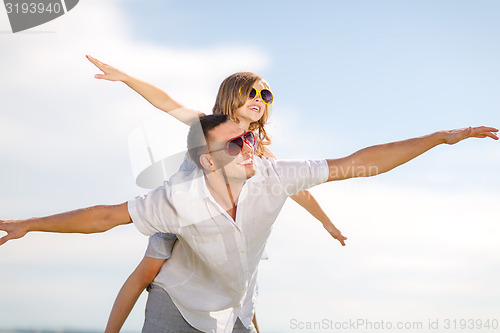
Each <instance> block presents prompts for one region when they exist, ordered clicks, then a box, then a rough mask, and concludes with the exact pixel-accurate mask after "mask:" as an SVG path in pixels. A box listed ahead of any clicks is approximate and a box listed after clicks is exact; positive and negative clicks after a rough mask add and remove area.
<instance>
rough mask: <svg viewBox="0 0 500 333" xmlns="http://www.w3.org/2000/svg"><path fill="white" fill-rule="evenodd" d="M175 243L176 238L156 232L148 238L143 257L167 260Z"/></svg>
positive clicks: (172, 235)
mask: <svg viewBox="0 0 500 333" xmlns="http://www.w3.org/2000/svg"><path fill="white" fill-rule="evenodd" d="M176 241H177V236H176V235H174V234H170V233H166V234H164V233H160V232H157V233H156V234H154V235H153V236H149V242H148V248H147V250H146V254H145V255H146V257H149V258H154V259H169V258H170V257H171V256H172V249H173V247H174V244H175V242H176Z"/></svg>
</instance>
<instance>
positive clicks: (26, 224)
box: [0, 202, 132, 245]
mask: <svg viewBox="0 0 500 333" xmlns="http://www.w3.org/2000/svg"><path fill="white" fill-rule="evenodd" d="M131 222H132V219H131V218H130V215H129V213H128V208H127V203H126V202H125V203H122V204H119V205H108V206H94V207H89V208H82V209H78V210H74V211H70V212H66V213H61V214H56V215H51V216H46V217H33V218H30V219H25V220H9V221H3V220H0V230H2V231H5V232H7V235H5V236H3V237H2V238H0V245H2V244H4V243H5V242H7V241H9V240H11V239H16V238H21V237H23V236H24V235H26V234H27V233H28V232H30V231H45V232H61V233H84V234H91V233H98V232H104V231H107V230H109V229H112V228H114V227H116V226H118V225H121V224H127V223H131Z"/></svg>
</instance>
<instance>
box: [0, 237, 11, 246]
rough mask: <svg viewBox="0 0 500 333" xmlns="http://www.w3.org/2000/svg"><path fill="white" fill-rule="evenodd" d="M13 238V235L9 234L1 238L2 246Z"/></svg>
mask: <svg viewBox="0 0 500 333" xmlns="http://www.w3.org/2000/svg"><path fill="white" fill-rule="evenodd" d="M10 239H11V236H10V235H9V234H7V235H5V236H3V237H2V238H0V246H2V245H3V244H5V243H7V241H8V240H10Z"/></svg>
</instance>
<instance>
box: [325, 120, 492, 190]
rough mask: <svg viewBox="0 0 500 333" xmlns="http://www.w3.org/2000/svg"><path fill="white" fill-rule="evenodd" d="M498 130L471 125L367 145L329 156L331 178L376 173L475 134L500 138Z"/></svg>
mask: <svg viewBox="0 0 500 333" xmlns="http://www.w3.org/2000/svg"><path fill="white" fill-rule="evenodd" d="M496 132H498V129H496V128H493V127H485V126H481V127H468V128H462V129H456V130H449V131H439V132H436V133H433V134H429V135H425V136H422V137H418V138H413V139H408V140H403V141H397V142H391V143H387V144H382V145H376V146H372V147H368V148H364V149H361V150H359V151H357V152H355V153H354V154H352V155H349V156H347V157H343V158H338V159H328V160H327V162H328V167H329V171H330V173H329V177H328V181H332V180H342V179H347V178H353V177H370V176H375V175H378V174H381V173H384V172H387V171H389V170H392V169H394V168H395V167H397V166H399V165H402V164H404V163H406V162H408V161H410V160H412V159H414V158H415V157H417V156H419V155H421V154H423V153H425V152H426V151H428V150H429V149H432V148H434V147H436V146H437V145H440V144H443V143H446V144H449V145H452V144H455V143H457V142H460V141H462V140H464V139H467V138H471V137H475V138H486V137H490V138H492V139H495V140H498V136H497V135H496Z"/></svg>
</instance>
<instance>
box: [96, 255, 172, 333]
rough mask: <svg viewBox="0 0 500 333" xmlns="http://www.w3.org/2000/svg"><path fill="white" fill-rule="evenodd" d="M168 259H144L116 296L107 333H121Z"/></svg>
mask: <svg viewBox="0 0 500 333" xmlns="http://www.w3.org/2000/svg"><path fill="white" fill-rule="evenodd" d="M166 260H167V259H154V258H150V257H146V256H145V257H144V258H143V259H142V261H141V262H140V263H139V265H138V266H137V268H136V269H135V270H134V272H133V273H132V274H130V276H129V277H128V279H127V281H125V283H124V284H123V286H122V288H121V289H120V292H119V293H118V295H117V296H116V299H115V303H114V304H113V308H112V310H111V313H110V315H109V319H108V323H107V325H106V330H105V331H104V332H105V333H119V332H120V330H121V328H122V326H123V324H124V323H125V320H126V319H127V317H128V316H129V314H130V311H132V308H133V307H134V305H135V303H136V302H137V299H138V298H139V296H140V295H141V293H142V292H143V291H144V289H146V287H147V286H148V285H149V284H150V283H151V282H153V280H154V278H155V277H156V275H158V272H159V271H160V268H161V266H162V265H163V263H164V262H165V261H166Z"/></svg>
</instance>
